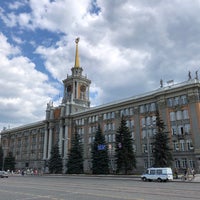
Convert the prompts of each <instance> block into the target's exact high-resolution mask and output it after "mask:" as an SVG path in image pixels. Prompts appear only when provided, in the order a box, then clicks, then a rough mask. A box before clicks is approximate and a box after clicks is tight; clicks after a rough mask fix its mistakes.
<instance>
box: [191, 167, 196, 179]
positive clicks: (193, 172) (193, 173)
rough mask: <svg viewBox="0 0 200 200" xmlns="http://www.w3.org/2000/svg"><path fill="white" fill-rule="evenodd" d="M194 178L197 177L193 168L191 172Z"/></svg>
mask: <svg viewBox="0 0 200 200" xmlns="http://www.w3.org/2000/svg"><path fill="white" fill-rule="evenodd" d="M191 172H192V176H193V178H194V177H195V170H194V169H193V168H192V170H191Z"/></svg>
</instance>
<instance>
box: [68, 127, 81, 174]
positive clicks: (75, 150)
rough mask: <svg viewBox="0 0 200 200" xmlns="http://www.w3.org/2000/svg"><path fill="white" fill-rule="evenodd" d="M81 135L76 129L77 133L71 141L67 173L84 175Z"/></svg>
mask: <svg viewBox="0 0 200 200" xmlns="http://www.w3.org/2000/svg"><path fill="white" fill-rule="evenodd" d="M80 139H81V138H80V135H79V134H78V132H77V127H75V133H74V135H73V137H72V140H71V149H70V152H69V155H68V158H69V159H68V162H67V173H68V174H82V173H83V148H82V143H81V140H80Z"/></svg>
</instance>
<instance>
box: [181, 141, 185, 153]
mask: <svg viewBox="0 0 200 200" xmlns="http://www.w3.org/2000/svg"><path fill="white" fill-rule="evenodd" d="M180 148H181V151H185V141H184V140H180Z"/></svg>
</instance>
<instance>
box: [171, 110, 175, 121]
mask: <svg viewBox="0 0 200 200" xmlns="http://www.w3.org/2000/svg"><path fill="white" fill-rule="evenodd" d="M175 120H176V117H175V112H170V121H171V122H173V121H175Z"/></svg>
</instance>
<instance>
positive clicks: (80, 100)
mask: <svg viewBox="0 0 200 200" xmlns="http://www.w3.org/2000/svg"><path fill="white" fill-rule="evenodd" d="M78 42H79V39H78V38H77V39H76V51H75V65H74V67H72V69H71V71H72V73H71V75H67V77H66V79H65V80H63V86H64V95H63V100H62V103H61V104H60V105H59V106H56V107H55V106H53V104H52V103H51V102H50V103H48V104H47V108H46V118H45V119H44V120H43V121H40V122H36V123H33V124H28V125H25V126H20V127H17V128H12V129H6V130H2V131H1V140H2V141H1V143H2V147H3V151H4V155H5V156H6V155H7V154H8V152H12V153H13V155H14V156H15V159H16V168H18V169H24V168H36V169H38V170H43V171H46V172H48V160H49V158H50V153H51V149H52V147H53V146H54V145H55V144H56V143H58V144H59V148H60V154H61V156H62V158H63V166H64V168H63V172H65V171H66V168H65V166H66V163H67V155H68V152H69V149H70V140H71V137H72V134H73V133H74V127H75V125H76V127H77V129H78V133H79V134H80V136H81V138H82V143H83V149H84V171H85V173H91V144H92V142H93V140H94V136H95V132H96V128H97V126H98V124H100V126H101V128H102V132H103V134H104V135H105V139H106V142H107V144H108V152H109V159H110V163H109V166H110V172H111V173H112V172H114V171H115V169H116V166H115V160H114V153H115V134H116V131H117V129H118V127H119V124H120V122H121V117H122V115H123V116H124V118H125V119H126V122H127V126H128V127H129V129H130V131H131V133H132V138H133V147H134V151H135V155H136V159H137V169H136V170H137V171H138V172H141V171H143V170H144V169H145V168H147V167H148V166H151V165H152V164H153V157H152V142H153V136H154V134H155V131H156V127H155V119H156V117H155V115H156V111H157V110H158V111H159V112H160V115H161V118H162V120H163V121H164V123H165V125H166V130H167V131H168V134H169V138H170V147H171V149H172V153H173V159H174V160H173V166H172V167H173V168H177V169H185V168H188V167H190V168H194V169H196V171H200V81H199V80H198V76H197V74H196V77H195V78H194V79H192V78H191V76H189V78H188V80H187V81H185V82H183V83H179V84H168V85H167V86H165V87H163V84H162V81H161V84H160V87H159V88H158V89H157V90H154V91H152V92H149V93H145V94H143V95H138V96H134V97H130V98H128V99H122V100H120V101H116V102H113V103H109V104H104V105H101V106H97V107H90V100H89V88H90V83H91V81H90V80H89V79H88V78H87V77H86V76H84V75H83V74H82V73H83V69H82V68H81V66H80V62H79V52H78Z"/></svg>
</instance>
